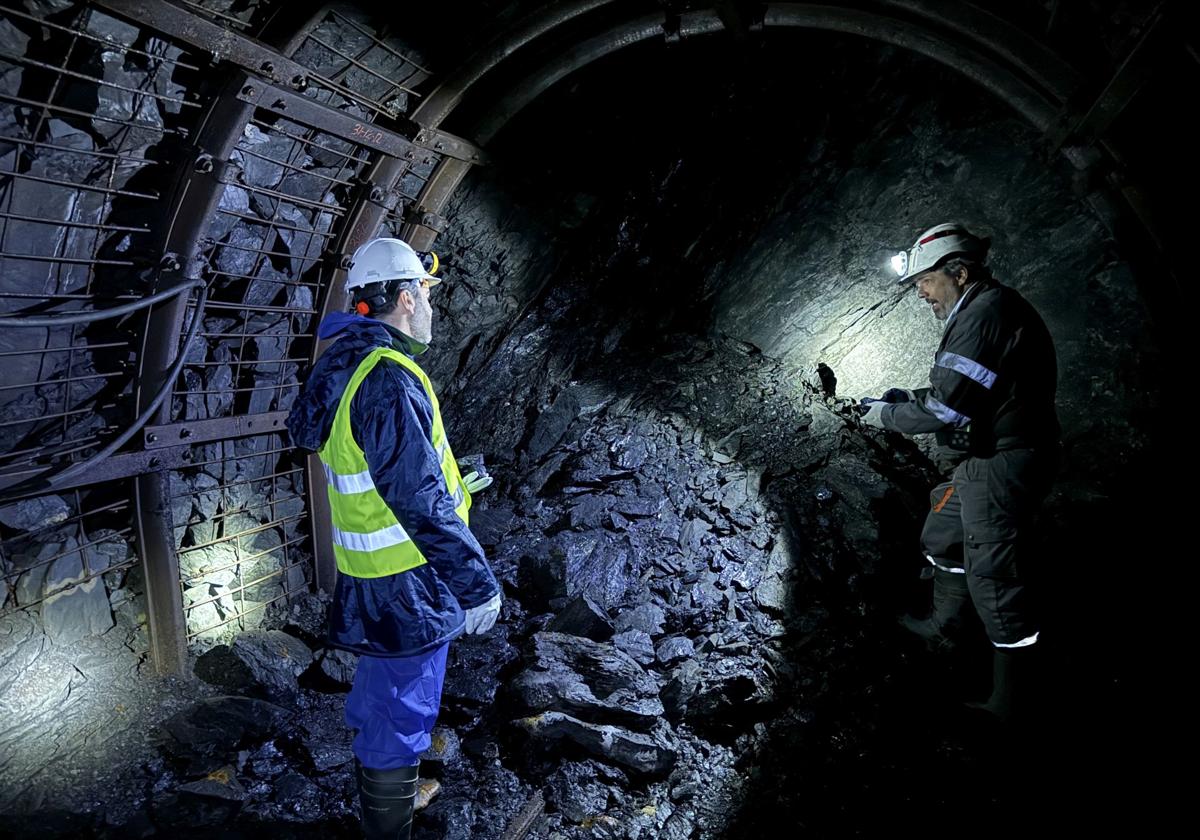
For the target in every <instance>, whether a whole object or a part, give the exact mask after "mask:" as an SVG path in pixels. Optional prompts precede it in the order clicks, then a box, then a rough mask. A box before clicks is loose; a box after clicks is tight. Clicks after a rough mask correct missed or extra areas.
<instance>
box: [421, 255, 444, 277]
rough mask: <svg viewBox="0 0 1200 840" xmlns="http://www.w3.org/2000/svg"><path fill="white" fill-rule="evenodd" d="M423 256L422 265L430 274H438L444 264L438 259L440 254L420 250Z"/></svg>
mask: <svg viewBox="0 0 1200 840" xmlns="http://www.w3.org/2000/svg"><path fill="white" fill-rule="evenodd" d="M417 255H418V256H419V257H420V258H421V265H422V266H423V267H424V269H425V270H426V271H427V272H429V273H430V274H437V273H438V269H439V268H441V266H442V264H441V262H440V261H439V260H438V255H437V254H435V253H434V252H433V251H419V252H418V254H417Z"/></svg>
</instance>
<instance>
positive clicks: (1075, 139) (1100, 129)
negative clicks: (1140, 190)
mask: <svg viewBox="0 0 1200 840" xmlns="http://www.w3.org/2000/svg"><path fill="white" fill-rule="evenodd" d="M1165 18H1166V16H1165V15H1164V14H1162V13H1161V12H1160V13H1158V14H1157V15H1155V17H1154V20H1153V21H1151V23H1150V25H1149V26H1148V27H1147V28H1146V31H1145V32H1144V33H1142V37H1141V38H1139V39H1138V42H1137V44H1136V45H1134V47H1133V49H1132V50H1130V51H1129V55H1127V56H1126V57H1125V60H1124V61H1122V62H1121V66H1120V67H1119V68H1117V71H1116V73H1114V74H1113V77H1112V79H1110V80H1109V82H1108V84H1107V85H1106V86H1105V88H1104V91H1103V92H1102V93H1101V94H1100V95H1099V96H1098V97H1097V98H1096V100H1095V101H1094V102H1093V103H1092V104H1091V106H1090V107H1089V108H1088V109H1087V112H1086V113H1084V114H1083V115H1082V116H1078V115H1074V116H1069V115H1068V116H1065V118H1064V119H1063V120H1062V122H1061V123H1060V124H1059V126H1058V127H1057V128H1056V129H1053V130H1051V131H1050V132H1049V133H1048V136H1047V139H1048V140H1049V141H1050V148H1051V149H1052V150H1053V151H1058V150H1059V149H1061V148H1062V147H1063V146H1064V145H1066V144H1068V143H1071V144H1072V145H1075V144H1079V145H1084V146H1091V145H1094V144H1096V143H1098V142H1099V141H1100V140H1101V138H1103V136H1104V135H1105V133H1106V132H1107V131H1108V128H1109V126H1111V125H1112V124H1113V121H1114V120H1116V119H1117V117H1119V116H1120V115H1121V112H1122V111H1124V110H1125V107H1126V106H1127V105H1128V104H1129V103H1130V101H1132V100H1133V98H1134V97H1135V96H1137V94H1138V91H1140V90H1141V89H1142V87H1143V86H1144V85H1145V84H1146V83H1147V82H1148V81H1149V80H1150V77H1151V76H1152V75H1153V74H1154V72H1155V70H1157V69H1158V68H1159V66H1160V65H1161V64H1162V58H1163V53H1162V50H1161V45H1162V40H1163V37H1164V34H1165V28H1166V27H1165V26H1164V20H1165ZM1131 204H1132V202H1131Z"/></svg>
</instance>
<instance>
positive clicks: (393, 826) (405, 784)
mask: <svg viewBox="0 0 1200 840" xmlns="http://www.w3.org/2000/svg"><path fill="white" fill-rule="evenodd" d="M354 767H355V770H356V772H357V776H358V804H359V813H360V815H361V817H362V826H363V834H364V835H365V836H366V838H367V840H408V838H409V835H410V834H411V832H412V820H413V803H414V801H415V800H416V796H417V773H418V771H419V769H420V766H419V765H414V766H412V767H397V768H396V769H395V770H372V769H371V768H369V767H363V766H362V765H361V764H359V763H358V762H357V761H355V762H354Z"/></svg>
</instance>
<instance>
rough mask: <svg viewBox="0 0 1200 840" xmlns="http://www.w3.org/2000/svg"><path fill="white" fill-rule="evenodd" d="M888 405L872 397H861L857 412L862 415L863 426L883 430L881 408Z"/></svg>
mask: <svg viewBox="0 0 1200 840" xmlns="http://www.w3.org/2000/svg"><path fill="white" fill-rule="evenodd" d="M886 405H889V403H886V402H884V401H883V400H877V399H875V398H874V397H863V398H862V401H861V402H860V403H859V405H858V410H859V412H860V413H861V414H862V422H863V425H866V426H874V427H875V428H876V429H882V428H884V425H883V407H884V406H886Z"/></svg>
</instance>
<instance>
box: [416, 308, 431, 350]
mask: <svg viewBox="0 0 1200 840" xmlns="http://www.w3.org/2000/svg"><path fill="white" fill-rule="evenodd" d="M410 324H411V326H412V337H413V338H415V339H416V340H417V341H419V342H421V343H422V344H428V343H429V342H430V341H432V340H433V307H432V306H429V305H428V304H426V305H425V306H420V307H417V311H416V312H414V313H413V315H412V319H411V320H410Z"/></svg>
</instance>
